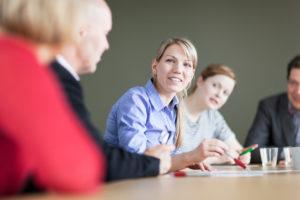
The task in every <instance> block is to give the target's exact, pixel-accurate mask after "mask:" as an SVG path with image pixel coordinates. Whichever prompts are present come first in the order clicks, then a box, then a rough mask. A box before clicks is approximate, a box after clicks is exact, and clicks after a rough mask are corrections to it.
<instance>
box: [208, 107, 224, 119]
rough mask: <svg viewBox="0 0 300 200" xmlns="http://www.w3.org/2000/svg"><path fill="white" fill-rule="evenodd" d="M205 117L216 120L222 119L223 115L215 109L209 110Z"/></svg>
mask: <svg viewBox="0 0 300 200" xmlns="http://www.w3.org/2000/svg"><path fill="white" fill-rule="evenodd" d="M205 115H206V116H207V117H208V118H209V119H210V120H216V119H220V118H223V115H222V114H221V112H220V111H219V110H215V109H209V110H206V111H205Z"/></svg>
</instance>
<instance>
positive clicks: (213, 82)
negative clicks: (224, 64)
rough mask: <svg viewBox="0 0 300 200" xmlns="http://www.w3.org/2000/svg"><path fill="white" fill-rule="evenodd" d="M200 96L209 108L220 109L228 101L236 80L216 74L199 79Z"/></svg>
mask: <svg viewBox="0 0 300 200" xmlns="http://www.w3.org/2000/svg"><path fill="white" fill-rule="evenodd" d="M197 86H198V90H199V91H200V98H202V99H203V102H204V103H205V105H206V106H207V107H208V108H209V109H215V110H216V109H219V108H221V107H222V106H223V105H224V104H225V103H226V101H227V99H228V97H229V96H230V95H231V93H232V91H233V88H234V86H235V81H234V80H233V79H232V78H230V77H228V76H225V75H215V76H211V77H208V78H207V79H206V80H203V79H202V77H199V79H198V81H197Z"/></svg>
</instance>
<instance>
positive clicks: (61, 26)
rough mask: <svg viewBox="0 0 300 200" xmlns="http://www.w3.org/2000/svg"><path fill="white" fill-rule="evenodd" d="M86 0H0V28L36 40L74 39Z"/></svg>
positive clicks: (51, 41) (59, 42) (63, 41)
mask: <svg viewBox="0 0 300 200" xmlns="http://www.w3.org/2000/svg"><path fill="white" fill-rule="evenodd" d="M87 5H88V0H0V29H1V31H2V32H5V33H8V34H11V35H15V36H19V37H23V38H26V39H27V40H30V41H32V42H35V43H40V44H50V45H59V46H60V45H63V44H65V43H67V42H74V41H76V38H77V35H78V28H79V26H80V23H81V20H82V19H83V15H84V12H85V11H86V9H85V8H87Z"/></svg>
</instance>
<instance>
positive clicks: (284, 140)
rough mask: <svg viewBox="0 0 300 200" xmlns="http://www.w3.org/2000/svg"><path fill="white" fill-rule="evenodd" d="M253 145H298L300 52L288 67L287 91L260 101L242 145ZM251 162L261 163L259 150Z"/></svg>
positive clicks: (254, 153) (299, 126)
mask: <svg viewBox="0 0 300 200" xmlns="http://www.w3.org/2000/svg"><path fill="white" fill-rule="evenodd" d="M252 144H258V145H259V146H260V147H266V146H275V147H279V148H282V147H286V146H299V145H300V55H297V56H296V57H294V58H293V59H292V60H291V61H290V63H289V64H288V66H287V92H284V93H280V94H276V95H274V96H271V97H268V98H266V99H263V100H261V101H260V103H259V106H258V110H257V113H256V116H255V118H254V121H253V124H252V126H251V128H250V130H249V133H248V136H247V138H246V142H245V146H248V145H252ZM279 155H280V153H279ZM279 159H281V158H280V156H279ZM251 162H252V163H258V162H261V160H260V154H259V150H255V151H254V152H253V154H252V159H251Z"/></svg>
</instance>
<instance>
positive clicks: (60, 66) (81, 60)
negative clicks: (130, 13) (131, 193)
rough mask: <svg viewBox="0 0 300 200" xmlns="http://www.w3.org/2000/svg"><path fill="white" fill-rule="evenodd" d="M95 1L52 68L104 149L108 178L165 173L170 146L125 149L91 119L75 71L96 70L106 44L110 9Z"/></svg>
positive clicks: (76, 110)
mask: <svg viewBox="0 0 300 200" xmlns="http://www.w3.org/2000/svg"><path fill="white" fill-rule="evenodd" d="M94 1H95V5H94V7H93V8H91V10H90V12H89V13H87V19H86V21H85V22H83V24H82V27H80V31H79V34H80V36H79V39H78V41H77V42H78V43H77V48H74V47H71V46H69V47H67V48H65V49H64V50H63V51H62V55H63V56H57V59H56V61H55V62H54V63H52V66H51V68H52V69H53V71H54V72H55V74H56V75H57V78H58V80H59V81H60V83H61V86H62V89H63V90H64V92H65V94H66V96H67V100H68V101H69V103H70V105H71V107H72V108H73V110H74V111H75V113H76V114H77V115H78V117H79V118H80V120H81V121H82V123H83V124H84V125H85V127H86V128H87V129H88V130H89V133H90V135H91V137H93V138H94V140H95V142H97V144H98V145H99V147H100V148H102V149H103V152H104V155H105V157H106V164H107V170H106V171H107V176H106V180H107V181H112V180H119V179H124V178H136V177H145V176H156V175H158V174H162V173H166V172H167V171H168V170H169V168H170V165H171V159H170V151H171V148H170V147H167V146H162V145H161V146H157V147H154V148H152V149H148V150H147V151H146V152H145V154H147V155H138V154H133V153H128V152H126V151H124V150H122V149H119V148H114V147H111V146H109V145H107V144H105V143H104V142H103V141H102V138H101V137H100V133H99V131H98V130H97V128H96V127H95V126H94V125H93V123H92V122H91V118H90V115H89V112H88V110H87V108H86V106H85V103H84V97H83V93H82V88H81V86H80V82H79V76H78V74H85V73H92V72H94V71H95V70H96V64H97V63H98V62H99V61H100V56H101V55H102V54H103V52H104V51H105V50H107V49H108V47H109V45H108V41H107V34H108V33H109V31H110V29H111V25H112V22H111V13H110V10H109V7H108V6H107V4H106V3H105V1H103V0H94ZM153 156H154V157H153ZM155 157H157V158H155Z"/></svg>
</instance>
